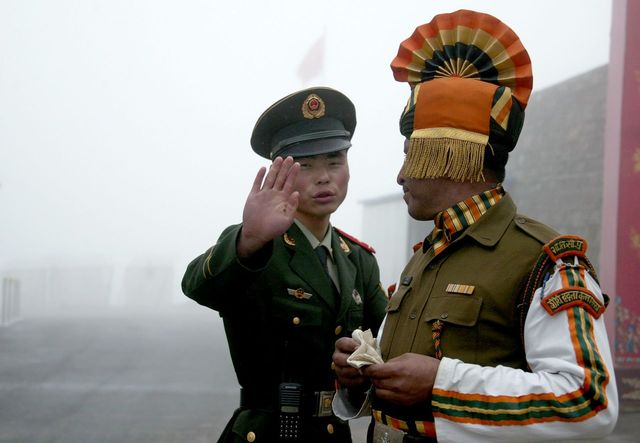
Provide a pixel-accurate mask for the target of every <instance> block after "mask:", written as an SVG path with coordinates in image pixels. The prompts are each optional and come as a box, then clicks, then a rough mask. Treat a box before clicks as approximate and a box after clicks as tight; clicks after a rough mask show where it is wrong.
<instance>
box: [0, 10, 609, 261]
mask: <svg viewBox="0 0 640 443" xmlns="http://www.w3.org/2000/svg"><path fill="white" fill-rule="evenodd" d="M460 8H469V9H476V10H479V11H483V12H488V13H491V14H493V15H495V16H497V17H498V18H500V19H501V20H502V21H504V22H505V23H507V24H508V25H509V26H510V27H512V28H513V29H514V30H515V31H516V33H517V34H518V35H519V36H520V38H521V40H522V41H523V43H524V45H525V47H526V48H527V49H528V51H529V54H530V56H531V58H532V61H533V71H534V93H535V90H537V89H540V88H544V87H546V86H550V85H552V84H554V83H557V82H559V81H562V80H565V79H567V78H570V77H572V76H574V75H577V74H580V73H582V72H584V71H587V70H590V69H592V68H594V67H597V66H600V65H603V64H606V63H607V62H608V57H609V33H610V21H611V0H562V1H552V0H538V1H535V2H533V1H513V0H509V1H497V0H496V1H489V0H485V1H481V0H478V1H447V2H443V1H439V2H438V1H426V0H422V1H402V0H398V1H394V2H390V1H373V0H369V1H357V0H355V1H345V0H324V1H320V2H318V1H315V2H305V1H300V0H297V1H289V0H287V1H248V0H244V1H242V0H234V1H225V2H222V1H204V0H201V1H193V0H181V1H178V0H175V1H160V0H148V1H134V0H105V1H97V0H84V1H83V0H76V1H70V0H58V1H53V0H2V1H0V271H2V269H3V268H8V267H14V266H30V265H31V264H43V263H54V262H63V263H87V262H95V261H98V262H113V261H117V262H125V263H127V262H136V263H140V262H158V261H160V262H164V263H166V262H172V263H177V264H178V266H180V267H182V266H184V265H186V263H187V261H188V260H190V259H191V258H192V257H194V256H195V255H197V254H199V253H200V252H202V251H204V250H205V249H206V248H207V247H208V246H210V245H211V244H213V243H214V242H215V240H216V238H217V236H218V234H219V233H220V231H221V230H222V229H223V228H224V227H225V226H227V225H229V224H231V223H237V222H239V221H240V219H241V212H242V206H243V203H244V199H245V197H246V194H247V192H248V190H249V187H250V185H251V182H252V179H253V177H254V175H255V172H256V171H257V169H258V167H259V166H261V165H263V164H265V161H264V160H263V159H261V158H259V157H258V156H256V155H255V154H254V153H253V151H252V150H251V148H250V146H249V137H250V134H251V130H252V128H253V125H254V123H255V120H256V119H257V117H258V116H259V115H260V113H261V112H262V111H263V110H264V109H265V108H266V107H267V106H269V105H270V104H271V103H272V102H274V101H275V100H277V99H279V98H280V97H282V96H284V95H286V94H288V93H290V92H293V91H294V90H297V89H301V88H303V87H306V86H310V85H316V84H322V85H327V86H332V87H335V88H337V89H340V90H341V91H343V92H344V93H346V94H347V95H348V96H349V97H350V98H351V99H352V100H353V102H354V103H355V105H356V108H357V112H358V127H357V129H356V133H355V136H354V139H353V143H354V147H353V148H352V149H351V151H350V163H351V174H352V179H351V186H350V190H349V197H348V199H347V201H346V202H345V204H344V205H343V207H342V208H341V209H340V210H339V212H338V213H337V214H336V216H335V217H334V219H333V222H334V225H336V226H338V227H341V228H343V229H345V230H346V231H347V232H351V233H353V234H355V235H359V234H360V232H361V230H362V222H363V221H362V218H361V217H362V216H361V205H360V203H359V202H360V201H362V200H363V199H368V198H375V197H379V196H382V195H388V194H390V193H393V192H399V190H398V189H397V188H398V187H397V185H396V184H395V176H396V172H397V170H398V168H399V166H400V163H401V161H402V155H401V152H402V139H401V137H400V135H399V133H398V129H397V121H398V117H399V113H400V110H401V108H402V106H403V105H404V102H405V100H406V98H407V94H408V87H407V86H406V84H401V83H397V82H395V81H394V80H393V76H392V74H391V70H390V68H389V63H390V61H391V60H392V58H393V57H394V56H395V54H396V51H397V48H398V45H399V43H400V41H402V40H403V39H405V38H407V37H408V36H409V35H410V34H411V33H412V32H413V30H414V28H415V27H416V26H418V25H420V24H423V23H426V22H428V21H429V20H430V19H431V18H432V17H433V15H435V14H437V13H440V12H451V11H454V10H457V9H460ZM323 33H325V35H326V45H325V47H326V54H325V57H324V68H323V69H322V71H321V72H319V75H318V76H317V77H316V78H314V79H312V80H311V82H310V84H302V83H301V81H300V79H299V78H298V77H297V75H296V73H297V70H298V65H299V63H300V60H301V59H302V58H303V57H304V56H305V54H306V52H307V49H308V48H309V47H310V46H312V45H313V43H314V42H315V41H317V39H318V38H319V37H320V36H321V35H322V34H323ZM603 87H605V85H603ZM525 124H526V123H525ZM368 222H373V221H368ZM364 240H366V239H364Z"/></svg>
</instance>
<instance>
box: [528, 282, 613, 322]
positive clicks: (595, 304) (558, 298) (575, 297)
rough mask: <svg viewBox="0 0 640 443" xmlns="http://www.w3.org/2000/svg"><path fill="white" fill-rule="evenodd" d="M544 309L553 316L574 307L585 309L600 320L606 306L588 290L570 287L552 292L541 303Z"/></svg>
mask: <svg viewBox="0 0 640 443" xmlns="http://www.w3.org/2000/svg"><path fill="white" fill-rule="evenodd" d="M541 303H542V306H543V307H544V309H545V310H546V311H547V312H548V313H549V314H551V315H555V314H557V313H558V312H560V311H563V310H565V309H569V308H572V307H574V306H577V307H580V308H583V309H585V310H586V311H587V312H589V313H590V314H591V315H592V316H593V317H595V318H600V316H601V315H602V313H603V312H604V309H605V306H604V304H603V303H602V302H601V301H600V300H598V297H596V296H595V294H594V293H593V292H591V291H589V290H588V289H586V288H581V287H577V286H574V287H570V288H563V289H560V290H558V291H555V292H552V293H551V294H549V295H547V296H546V297H545V298H543V299H542V301H541Z"/></svg>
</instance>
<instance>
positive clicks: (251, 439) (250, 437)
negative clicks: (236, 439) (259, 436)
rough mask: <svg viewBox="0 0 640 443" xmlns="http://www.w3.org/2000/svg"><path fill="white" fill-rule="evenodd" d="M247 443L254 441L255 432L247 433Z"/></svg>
mask: <svg viewBox="0 0 640 443" xmlns="http://www.w3.org/2000/svg"><path fill="white" fill-rule="evenodd" d="M247 441H248V442H250V443H251V442H254V441H256V434H255V432H249V433H248V434H247Z"/></svg>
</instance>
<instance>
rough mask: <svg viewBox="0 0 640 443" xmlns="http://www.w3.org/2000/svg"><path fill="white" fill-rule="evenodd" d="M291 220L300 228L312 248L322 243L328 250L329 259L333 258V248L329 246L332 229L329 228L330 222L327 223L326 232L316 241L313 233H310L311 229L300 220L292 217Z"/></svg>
mask: <svg viewBox="0 0 640 443" xmlns="http://www.w3.org/2000/svg"><path fill="white" fill-rule="evenodd" d="M293 222H294V223H295V224H296V226H297V227H298V228H299V229H300V231H301V232H302V233H303V234H304V236H305V238H306V239H307V241H308V242H309V244H310V245H311V248H312V249H315V248H317V247H318V246H319V245H322V246H324V247H326V248H327V250H328V251H329V255H330V256H331V259H333V248H332V247H331V239H332V232H333V229H332V228H331V224H329V227H328V228H327V233H326V234H325V236H324V238H323V239H322V241H318V239H317V238H316V236H315V235H313V234H312V233H311V231H310V230H309V229H308V228H307V227H306V226H305V225H304V224H303V223H302V222H301V221H300V220H298V219H294V220H293Z"/></svg>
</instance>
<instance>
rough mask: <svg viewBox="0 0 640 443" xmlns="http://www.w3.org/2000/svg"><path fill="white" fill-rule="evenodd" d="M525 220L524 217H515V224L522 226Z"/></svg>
mask: <svg viewBox="0 0 640 443" xmlns="http://www.w3.org/2000/svg"><path fill="white" fill-rule="evenodd" d="M526 221H527V220H526V219H525V218H524V217H516V222H518V223H520V224H524V223H525V222H526Z"/></svg>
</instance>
